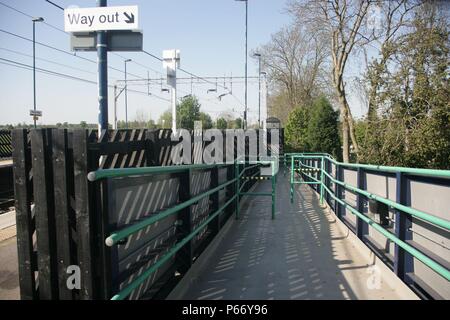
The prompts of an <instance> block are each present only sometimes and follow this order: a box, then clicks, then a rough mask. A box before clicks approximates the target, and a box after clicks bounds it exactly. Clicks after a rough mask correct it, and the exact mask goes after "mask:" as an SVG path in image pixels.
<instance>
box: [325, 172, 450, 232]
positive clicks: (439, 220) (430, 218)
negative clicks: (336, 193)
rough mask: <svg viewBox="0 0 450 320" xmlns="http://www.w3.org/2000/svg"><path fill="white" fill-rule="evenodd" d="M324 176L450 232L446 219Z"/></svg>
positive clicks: (346, 187)
mask: <svg viewBox="0 0 450 320" xmlns="http://www.w3.org/2000/svg"><path fill="white" fill-rule="evenodd" d="M324 174H325V175H326V176H327V177H328V178H329V179H330V180H331V181H333V182H334V183H337V184H339V185H341V186H343V187H344V188H345V189H348V190H350V191H353V192H357V193H359V194H362V195H363V196H366V197H367V198H369V199H373V200H376V201H379V202H381V203H384V204H386V205H388V206H391V207H393V208H395V209H398V210H400V211H403V212H406V213H409V214H410V215H412V216H414V217H417V218H420V219H422V220H425V221H427V222H430V223H432V224H435V225H437V226H440V227H442V228H444V229H447V230H450V221H447V220H445V219H442V218H439V217H436V216H434V215H431V214H429V213H425V212H422V211H419V210H417V209H414V208H411V207H408V206H405V205H402V204H400V203H397V202H395V201H392V200H389V199H386V198H383V197H380V196H377V195H375V194H373V193H370V192H368V191H365V190H361V189H359V188H356V187H354V186H352V185H349V184H346V183H345V182H342V181H339V180H337V179H335V178H333V176H331V175H330V174H329V173H328V172H326V171H324Z"/></svg>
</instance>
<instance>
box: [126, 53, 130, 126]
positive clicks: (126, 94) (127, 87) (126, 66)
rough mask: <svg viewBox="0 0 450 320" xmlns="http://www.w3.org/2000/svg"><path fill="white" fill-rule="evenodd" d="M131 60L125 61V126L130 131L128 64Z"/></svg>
mask: <svg viewBox="0 0 450 320" xmlns="http://www.w3.org/2000/svg"><path fill="white" fill-rule="evenodd" d="M130 61H131V59H127V60H125V126H126V128H127V129H128V83H127V62H130Z"/></svg>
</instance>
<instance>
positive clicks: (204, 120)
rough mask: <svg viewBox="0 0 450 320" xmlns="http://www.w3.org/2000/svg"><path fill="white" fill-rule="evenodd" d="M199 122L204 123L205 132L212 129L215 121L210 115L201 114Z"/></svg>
mask: <svg viewBox="0 0 450 320" xmlns="http://www.w3.org/2000/svg"><path fill="white" fill-rule="evenodd" d="M199 120H200V121H201V122H202V128H203V130H206V129H211V128H212V127H213V121H212V119H211V117H210V116H209V114H207V113H204V112H200V116H199Z"/></svg>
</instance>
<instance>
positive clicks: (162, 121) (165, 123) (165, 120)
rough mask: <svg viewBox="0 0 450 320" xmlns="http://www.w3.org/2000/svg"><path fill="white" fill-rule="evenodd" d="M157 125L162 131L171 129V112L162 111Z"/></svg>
mask: <svg viewBox="0 0 450 320" xmlns="http://www.w3.org/2000/svg"><path fill="white" fill-rule="evenodd" d="M158 125H159V126H160V127H161V128H163V129H169V128H171V127H172V111H170V110H167V111H164V112H163V113H162V114H161V115H160V116H159V119H158Z"/></svg>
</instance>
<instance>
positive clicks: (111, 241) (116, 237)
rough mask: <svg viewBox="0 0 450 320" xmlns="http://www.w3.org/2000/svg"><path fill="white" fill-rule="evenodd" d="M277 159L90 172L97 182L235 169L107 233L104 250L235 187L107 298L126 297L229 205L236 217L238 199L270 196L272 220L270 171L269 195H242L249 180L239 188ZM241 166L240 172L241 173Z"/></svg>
mask: <svg viewBox="0 0 450 320" xmlns="http://www.w3.org/2000/svg"><path fill="white" fill-rule="evenodd" d="M277 161H278V160H268V161H254V162H255V163H254V164H252V165H248V162H246V161H244V160H242V161H240V160H239V161H235V163H234V164H212V165H205V164H194V165H179V166H165V167H144V168H126V169H99V170H97V171H95V172H90V173H89V174H88V179H89V181H97V180H101V179H107V178H110V179H114V178H120V177H132V176H143V175H161V174H168V173H179V172H184V171H186V170H207V169H212V168H220V167H225V166H232V165H234V166H235V176H234V178H233V179H231V180H228V181H226V182H224V183H222V184H220V185H218V186H217V187H215V188H212V189H210V190H208V191H206V192H202V193H201V194H199V195H197V196H194V197H192V198H191V199H189V200H187V201H184V202H182V203H179V204H177V205H175V206H173V207H170V208H168V209H165V210H163V211H162V212H159V213H157V214H155V215H152V216H151V217H147V218H145V219H143V220H141V221H139V222H137V223H135V224H132V225H130V226H128V227H125V228H123V229H121V230H116V231H113V232H112V233H111V234H109V235H108V236H107V237H106V239H105V244H106V246H108V247H111V246H114V245H117V244H120V242H121V240H123V239H126V238H127V237H129V236H130V235H132V234H135V233H137V232H138V231H140V230H142V229H145V228H146V227H148V226H150V225H152V224H154V223H156V222H158V221H160V220H162V219H165V218H166V217H168V216H170V215H173V214H176V213H178V212H179V211H180V210H182V209H184V208H187V207H189V206H191V205H193V204H195V203H198V201H199V200H201V199H203V198H205V197H208V196H210V195H212V194H214V193H216V192H219V191H220V190H222V189H224V188H226V187H228V186H230V185H232V184H235V186H236V193H235V194H234V195H232V196H231V197H230V199H228V200H227V201H226V203H225V204H223V205H222V206H221V207H220V208H219V209H218V210H216V211H215V212H213V213H211V214H210V215H209V216H208V218H207V219H206V220H205V221H203V222H202V223H201V224H200V225H199V226H197V227H196V228H195V229H194V230H193V231H192V232H191V233H189V234H188V235H187V236H186V237H184V238H183V239H181V240H180V241H179V242H177V243H176V244H175V245H174V246H173V247H172V248H171V249H170V250H169V251H168V252H167V253H166V254H164V255H163V256H162V257H161V258H160V259H159V260H158V261H157V262H155V263H154V264H153V265H152V266H151V267H149V268H148V269H147V270H145V271H144V272H143V273H142V274H141V275H139V276H138V277H137V278H136V279H134V280H133V281H132V282H131V283H130V284H128V285H126V286H125V287H124V288H123V289H121V290H120V291H119V292H118V293H117V294H115V295H114V296H113V297H112V298H111V299H112V300H122V299H124V298H126V297H127V296H128V295H130V294H131V293H132V292H133V290H134V289H136V288H137V287H138V286H139V285H141V284H142V283H144V282H145V281H146V279H148V277H150V276H151V275H152V274H153V273H154V272H155V271H157V270H158V269H159V268H160V267H161V266H162V265H163V264H164V263H165V262H167V261H168V260H169V259H170V258H171V257H173V256H174V255H175V254H176V253H177V252H178V251H179V250H180V249H181V248H182V247H183V246H184V245H186V244H187V243H188V242H189V241H190V240H192V239H193V238H194V237H195V236H196V235H197V234H198V233H199V232H200V231H201V230H202V229H203V228H205V227H206V226H207V225H208V223H210V222H211V221H212V220H213V219H214V218H215V217H217V216H218V215H219V214H220V213H221V212H223V211H224V210H225V209H226V208H227V207H228V206H229V205H230V204H231V203H233V202H234V203H235V205H236V218H239V200H240V197H241V196H272V202H273V203H272V218H275V205H274V201H275V183H276V180H275V179H276V170H274V169H272V175H271V177H270V179H271V180H272V192H271V193H263V192H260V193H257V192H244V191H243V190H244V187H245V185H246V183H247V182H249V181H251V179H248V180H247V181H245V182H244V183H243V184H242V185H241V186H240V183H239V182H240V180H243V179H246V178H252V177H256V175H258V173H259V172H258V171H256V172H255V173H253V174H252V175H251V176H247V177H246V176H245V173H246V172H248V171H249V170H251V169H258V170H260V167H261V166H262V165H267V164H269V165H271V166H272V168H275V162H277ZM241 167H243V168H242V170H241Z"/></svg>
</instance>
